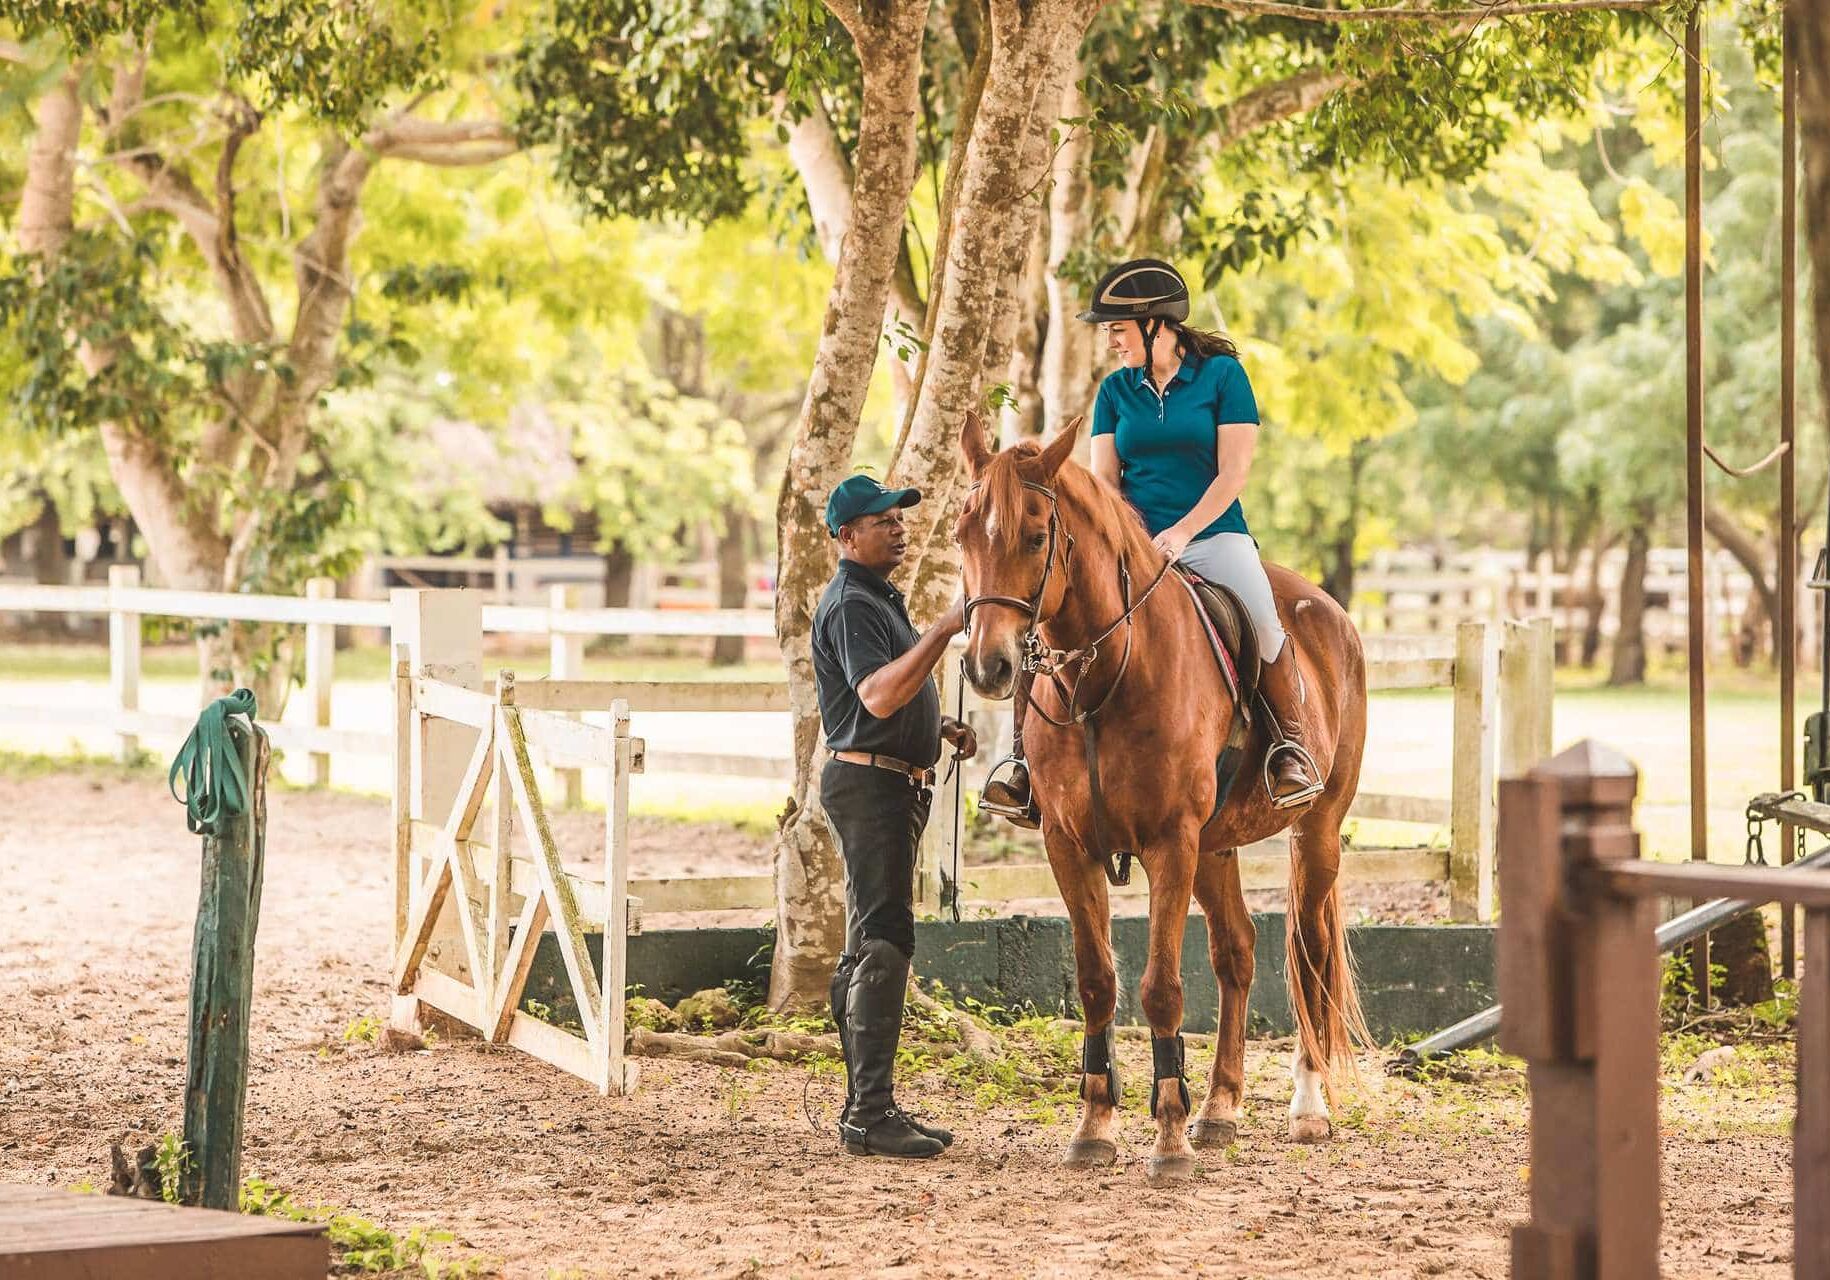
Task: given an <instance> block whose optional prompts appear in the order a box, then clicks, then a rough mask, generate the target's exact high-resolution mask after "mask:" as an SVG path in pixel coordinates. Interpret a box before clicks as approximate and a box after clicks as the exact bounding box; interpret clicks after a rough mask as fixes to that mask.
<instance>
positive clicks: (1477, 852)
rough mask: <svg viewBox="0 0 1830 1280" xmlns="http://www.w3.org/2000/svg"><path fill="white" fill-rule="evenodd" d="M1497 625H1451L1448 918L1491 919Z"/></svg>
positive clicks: (1496, 721)
mask: <svg viewBox="0 0 1830 1280" xmlns="http://www.w3.org/2000/svg"><path fill="white" fill-rule="evenodd" d="M1496 633H1497V628H1494V627H1491V626H1489V625H1488V624H1487V623H1485V622H1464V623H1461V624H1460V625H1459V626H1457V627H1456V629H1455V727H1454V732H1453V740H1452V742H1451V744H1450V759H1451V761H1452V764H1451V769H1452V777H1451V788H1450V797H1449V918H1450V919H1452V920H1483V921H1484V920H1491V919H1493V901H1494V883H1493V875H1494V870H1493V862H1494V843H1493V841H1494V834H1493V824H1494V774H1495V766H1496V763H1497V761H1496V749H1497V740H1496V739H1497V732H1496V731H1497V729H1498V727H1499V726H1498V718H1497V716H1496V715H1495V710H1496V703H1497V702H1498V700H1499V699H1498V695H1497V678H1498V667H1499V662H1498V660H1497V654H1496V653H1495V650H1496V648H1497V645H1498V637H1497V634H1496Z"/></svg>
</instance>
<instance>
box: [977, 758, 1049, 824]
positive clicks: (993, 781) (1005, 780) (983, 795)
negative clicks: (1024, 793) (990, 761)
mask: <svg viewBox="0 0 1830 1280" xmlns="http://www.w3.org/2000/svg"><path fill="white" fill-rule="evenodd" d="M1028 769H1029V765H1028V762H1026V761H1025V760H1024V759H1023V757H1022V756H1019V755H1008V756H1005V757H1004V758H1003V759H1002V760H1000V761H998V762H997V763H996V764H994V765H992V766H991V772H990V773H989V774H987V775H986V778H985V785H984V787H983V788H982V789H981V790H980V792H979V808H980V809H981V810H982V811H984V812H985V813H993V814H996V815H997V816H998V817H1000V818H1003V819H1005V820H1006V821H1009V822H1012V823H1015V824H1016V825H1017V826H1019V827H1024V828H1026V829H1028V830H1031V831H1033V830H1035V829H1036V828H1037V827H1040V826H1041V825H1042V811H1041V809H1039V808H1038V807H1037V806H1036V797H1035V790H1034V787H1033V784H1032V786H1031V788H1030V790H1029V795H1028V797H1027V800H1028V803H1027V804H1025V805H1022V806H1018V805H1014V804H1000V803H999V802H997V801H995V800H991V799H989V798H988V797H989V796H990V793H991V789H992V787H993V786H995V785H998V784H1000V783H1001V784H1002V785H1003V787H1004V789H1005V791H1007V792H1012V793H1014V792H1015V791H1016V777H1017V774H1018V770H1022V771H1024V772H1025V773H1027V772H1028ZM1004 770H1009V776H1007V777H999V776H998V775H999V773H1000V772H1003V771H1004Z"/></svg>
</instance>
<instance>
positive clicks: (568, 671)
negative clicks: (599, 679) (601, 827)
mask: <svg viewBox="0 0 1830 1280" xmlns="http://www.w3.org/2000/svg"><path fill="white" fill-rule="evenodd" d="M577 604H578V588H577V587H571V586H566V585H564V584H561V583H555V584H554V585H553V586H551V587H549V588H547V650H548V654H549V663H548V666H549V674H550V675H551V676H552V678H553V679H555V680H576V679H577V678H578V677H580V676H582V675H583V674H584V671H585V638H584V637H583V636H580V635H567V634H566V633H564V632H562V631H555V630H554V629H553V614H555V613H563V612H565V611H566V610H567V609H571V608H575V607H576V606H577ZM571 718H572V719H574V720H576V719H578V718H579V717H578V716H573V717H571ZM554 772H555V774H556V775H557V777H558V779H559V785H560V794H561V796H562V797H563V799H562V801H561V802H562V803H563V804H564V805H565V807H566V808H568V809H576V808H577V807H578V806H579V805H581V804H583V803H584V800H585V784H584V774H583V772H582V771H581V770H578V769H558V770H555V771H554Z"/></svg>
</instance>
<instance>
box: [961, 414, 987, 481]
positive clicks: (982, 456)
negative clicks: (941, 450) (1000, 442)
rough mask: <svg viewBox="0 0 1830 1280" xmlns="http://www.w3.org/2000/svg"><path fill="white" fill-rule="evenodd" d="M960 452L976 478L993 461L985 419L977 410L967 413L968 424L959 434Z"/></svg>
mask: <svg viewBox="0 0 1830 1280" xmlns="http://www.w3.org/2000/svg"><path fill="white" fill-rule="evenodd" d="M959 451H960V455H961V456H962V457H963V458H965V459H966V466H967V467H968V468H969V469H970V470H971V472H972V474H973V475H975V476H976V475H978V473H979V472H981V471H983V470H984V469H985V466H986V464H987V463H989V462H990V461H991V454H992V450H991V446H990V445H989V444H987V443H986V441H985V419H984V418H982V417H980V416H979V412H978V410H976V409H968V410H967V411H966V423H965V425H964V426H963V427H961V428H960V433H959Z"/></svg>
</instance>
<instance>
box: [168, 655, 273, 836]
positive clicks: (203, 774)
mask: <svg viewBox="0 0 1830 1280" xmlns="http://www.w3.org/2000/svg"><path fill="white" fill-rule="evenodd" d="M230 716H247V717H248V723H249V724H253V723H254V690H252V689H237V690H236V691H235V692H234V693H231V694H230V695H229V696H228V697H226V698H218V699H216V701H214V702H212V703H211V704H210V705H209V706H207V707H205V708H204V709H203V714H201V715H199V716H198V717H197V727H196V728H195V729H192V730H191V736H190V737H188V738H186V739H185V740H184V745H183V746H182V747H180V748H178V758H177V759H175V760H173V761H172V771H171V773H170V774H169V775H167V777H166V784H167V785H168V786H169V787H170V788H171V792H172V799H174V800H176V801H177V802H178V803H179V804H181V805H183V806H184V823H185V826H187V827H189V828H190V830H191V834H192V835H205V836H219V835H221V834H222V824H223V821H224V819H227V818H233V817H235V816H237V815H239V814H243V813H246V812H247V811H248V775H247V774H246V773H244V772H243V771H242V767H241V752H239V751H237V750H236V749H235V742H234V740H233V739H232V738H230V737H229V724H228V720H229V717H230ZM180 775H182V776H183V778H184V794H183V795H179V794H178V778H179V776H180Z"/></svg>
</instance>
